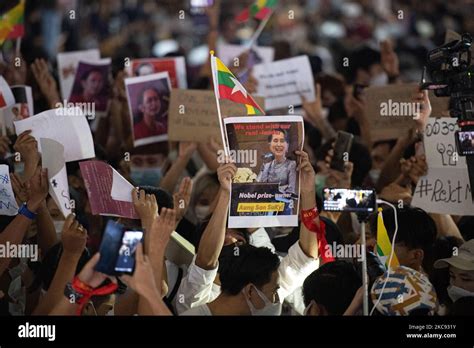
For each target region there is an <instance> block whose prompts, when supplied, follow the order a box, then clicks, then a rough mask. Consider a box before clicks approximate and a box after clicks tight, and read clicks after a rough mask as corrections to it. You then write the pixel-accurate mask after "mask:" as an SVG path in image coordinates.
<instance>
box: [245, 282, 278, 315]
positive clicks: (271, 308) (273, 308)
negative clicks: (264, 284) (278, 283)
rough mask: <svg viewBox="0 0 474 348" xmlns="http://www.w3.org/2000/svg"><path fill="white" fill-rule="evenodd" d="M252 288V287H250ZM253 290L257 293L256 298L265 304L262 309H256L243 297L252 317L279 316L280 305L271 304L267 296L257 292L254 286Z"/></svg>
mask: <svg viewBox="0 0 474 348" xmlns="http://www.w3.org/2000/svg"><path fill="white" fill-rule="evenodd" d="M252 286H253V285H252ZM253 288H254V289H255V290H256V291H257V294H258V296H259V297H260V298H261V299H262V301H263V302H265V306H264V307H263V308H262V309H257V308H255V306H254V305H253V304H252V302H251V301H250V300H249V299H248V298H247V296H245V301H247V304H248V306H249V309H250V313H252V315H281V303H280V302H277V303H273V302H271V301H270V300H269V299H268V298H267V296H265V294H264V293H263V292H261V291H260V290H258V289H257V288H256V287H255V286H253Z"/></svg>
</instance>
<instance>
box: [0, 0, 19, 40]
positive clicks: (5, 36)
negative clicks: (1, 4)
mask: <svg viewBox="0 0 474 348" xmlns="http://www.w3.org/2000/svg"><path fill="white" fill-rule="evenodd" d="M24 14H25V0H20V2H19V3H18V4H17V5H16V6H15V7H13V8H12V9H10V10H9V11H7V12H5V13H3V14H2V15H0V45H3V43H4V42H5V40H11V39H17V38H20V37H22V36H23V35H24V33H25V28H24Z"/></svg>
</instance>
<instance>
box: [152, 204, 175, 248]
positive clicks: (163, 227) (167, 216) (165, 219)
mask: <svg viewBox="0 0 474 348" xmlns="http://www.w3.org/2000/svg"><path fill="white" fill-rule="evenodd" d="M175 226H176V211H175V210H174V209H168V208H163V209H161V212H160V216H158V217H157V218H156V219H155V220H154V221H153V223H152V225H151V228H150V230H149V233H147V236H148V237H149V239H148V240H147V242H148V243H149V245H148V250H149V253H150V254H157V253H160V252H162V253H164V250H165V249H166V246H167V245H168V242H169V240H170V236H171V233H172V232H173V231H174V228H175Z"/></svg>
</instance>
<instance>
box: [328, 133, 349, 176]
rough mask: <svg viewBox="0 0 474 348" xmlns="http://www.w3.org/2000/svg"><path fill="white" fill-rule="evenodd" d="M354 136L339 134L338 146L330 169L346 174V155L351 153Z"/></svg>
mask: <svg viewBox="0 0 474 348" xmlns="http://www.w3.org/2000/svg"><path fill="white" fill-rule="evenodd" d="M353 139H354V135H352V134H351V133H347V132H343V131H339V132H337V138H336V144H335V145H334V155H333V156H332V160H331V164H330V166H329V167H330V168H331V169H335V170H338V171H340V172H344V164H345V156H344V155H345V154H346V153H349V152H350V151H351V147H352V140H353Z"/></svg>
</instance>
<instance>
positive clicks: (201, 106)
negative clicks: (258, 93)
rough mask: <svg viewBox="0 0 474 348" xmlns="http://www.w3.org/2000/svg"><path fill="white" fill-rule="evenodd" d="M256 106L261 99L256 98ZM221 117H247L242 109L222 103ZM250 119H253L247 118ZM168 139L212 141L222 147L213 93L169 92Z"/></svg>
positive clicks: (225, 102) (229, 102) (234, 104)
mask: <svg viewBox="0 0 474 348" xmlns="http://www.w3.org/2000/svg"><path fill="white" fill-rule="evenodd" d="M255 101H256V102H257V103H258V105H263V103H264V99H263V98H261V97H255ZM219 102H220V105H221V114H222V117H224V118H225V117H228V116H240V115H246V114H247V109H246V108H245V105H243V104H238V103H234V102H232V101H229V100H227V99H221V100H220V101H219ZM249 117H253V116H249ZM168 136H169V140H172V141H198V142H209V141H210V139H211V138H214V139H215V140H216V141H217V142H218V143H221V136H220V130H219V119H218V116H217V106H216V98H215V96H214V93H213V92H212V91H203V90H193V89H188V90H181V89H173V90H172V91H171V101H170V108H169V124H168Z"/></svg>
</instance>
